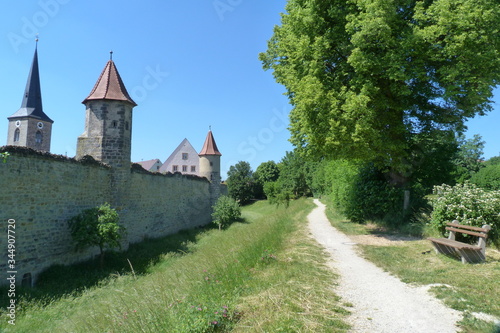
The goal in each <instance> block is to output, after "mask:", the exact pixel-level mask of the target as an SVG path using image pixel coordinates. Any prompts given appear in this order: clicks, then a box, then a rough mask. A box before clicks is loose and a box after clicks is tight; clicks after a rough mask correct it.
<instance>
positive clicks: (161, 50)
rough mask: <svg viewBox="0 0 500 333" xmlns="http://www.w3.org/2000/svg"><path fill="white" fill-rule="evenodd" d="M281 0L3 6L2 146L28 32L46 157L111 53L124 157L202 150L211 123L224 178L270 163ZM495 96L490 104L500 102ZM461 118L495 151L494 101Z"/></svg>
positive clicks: (60, 150) (77, 120) (498, 150)
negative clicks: (46, 133)
mask: <svg viewBox="0 0 500 333" xmlns="http://www.w3.org/2000/svg"><path fill="white" fill-rule="evenodd" d="M285 3H286V0H252V1H250V0H202V1H196V2H195V1H186V0H183V1H181V0H146V1H140V2H139V1H126V2H125V1H116V0H108V1H99V2H98V1H95V0H88V1H76V0H40V1H17V2H14V1H11V2H9V3H8V4H4V10H2V12H1V14H0V59H1V61H0V92H1V93H0V110H1V111H0V112H1V114H2V115H3V119H4V123H3V126H2V125H1V123H0V145H3V144H6V138H7V124H8V121H7V119H6V118H7V117H8V116H10V115H12V114H13V113H14V112H16V111H17V110H18V109H19V107H20V104H21V100H22V94H23V91H24V86H25V84H26V79H27V75H28V72H29V68H30V65H31V61H32V58H33V51H34V48H35V42H34V40H35V34H36V33H38V34H39V38H40V41H39V44H38V55H39V64H40V75H41V84H42V94H43V105H44V111H45V113H47V115H48V116H49V117H51V118H52V119H53V120H54V121H55V122H54V126H53V130H52V146H51V152H52V153H55V154H67V155H68V156H74V155H75V151H76V141H77V137H78V136H79V135H80V134H81V133H82V132H83V127H84V118H85V107H84V105H83V104H81V101H83V99H84V98H85V97H87V95H88V94H89V92H90V90H91V89H92V87H93V86H94V84H95V82H96V80H97V78H98V77H99V74H100V73H101V71H102V69H103V68H104V66H105V64H106V62H107V61H108V59H109V51H110V50H113V60H114V61H115V64H116V66H117V68H118V70H119V72H120V75H121V76H122V79H123V81H124V83H125V85H126V86H127V89H128V91H129V93H130V94H131V95H132V97H133V98H134V99H135V101H136V102H137V104H138V106H137V107H136V108H135V109H134V119H133V121H134V123H133V139H132V160H133V161H134V162H138V161H141V160H149V159H153V158H159V159H160V160H162V161H164V160H166V159H167V157H168V156H169V155H170V153H171V152H172V151H173V150H174V149H175V148H176V147H177V145H179V144H180V142H181V141H182V140H183V139H184V138H187V139H188V140H189V141H190V142H191V144H192V145H193V146H194V147H195V149H197V150H200V149H201V147H202V145H203V141H204V139H205V136H206V134H207V131H208V129H209V126H212V131H213V133H214V137H215V140H216V141H217V145H218V146H219V149H220V151H221V152H222V154H223V156H222V164H221V165H222V175H223V178H225V173H226V171H227V170H228V169H229V166H231V165H234V164H235V163H237V162H238V161H248V162H250V164H251V165H252V167H253V169H254V170H255V169H256V168H257V166H258V165H259V164H260V163H262V162H265V161H268V160H275V161H279V160H280V159H281V158H282V157H283V156H284V154H285V152H286V151H289V150H292V149H293V147H292V146H291V144H290V143H289V142H288V138H289V132H288V130H287V129H286V128H287V127H288V118H287V117H288V112H289V111H290V109H291V106H290V105H289V104H288V100H287V98H286V97H285V96H283V92H284V91H285V89H284V87H282V86H281V85H278V84H277V83H275V81H274V78H273V76H272V73H271V72H265V71H263V70H262V64H261V63H260V62H259V60H258V54H259V53H260V52H263V51H265V50H266V48H267V40H268V39H269V38H270V37H271V35H272V32H273V27H274V26H275V25H276V24H279V22H280V15H279V14H280V12H283V11H284V7H285ZM499 97H500V91H496V100H497V101H499V102H500V98H499ZM494 107H495V110H494V111H493V112H492V113H490V114H489V115H488V116H485V117H481V118H477V119H473V120H471V121H470V122H469V128H470V130H469V131H468V133H467V136H468V137H471V136H472V135H473V134H480V135H481V136H482V137H483V140H484V141H486V148H485V150H484V152H485V154H484V155H485V157H486V158H489V157H492V156H496V155H499V154H500V146H499V142H500V130H499V129H500V105H498V104H495V106H494Z"/></svg>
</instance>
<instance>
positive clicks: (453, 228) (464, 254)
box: [427, 220, 491, 264]
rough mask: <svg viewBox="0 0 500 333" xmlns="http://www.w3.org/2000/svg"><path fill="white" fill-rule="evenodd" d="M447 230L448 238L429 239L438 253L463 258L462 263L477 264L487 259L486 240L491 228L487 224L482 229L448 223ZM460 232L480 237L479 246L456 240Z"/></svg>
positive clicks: (456, 222)
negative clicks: (456, 235)
mask: <svg viewBox="0 0 500 333" xmlns="http://www.w3.org/2000/svg"><path fill="white" fill-rule="evenodd" d="M446 225H447V227H446V230H448V231H449V232H450V235H449V236H448V238H432V237H430V238H427V239H428V240H430V241H431V242H432V245H434V248H435V249H436V253H443V254H446V255H451V256H454V257H461V258H462V263H464V264H465V263H466V262H468V263H477V262H482V261H484V260H485V259H486V239H487V238H488V232H489V231H490V230H491V227H490V226H489V225H487V224H485V225H483V227H482V228H479V227H471V226H468V225H462V224H459V223H458V221H456V220H455V221H453V222H452V223H446ZM457 232H459V233H462V234H467V235H471V236H476V237H478V239H479V240H478V242H477V245H473V244H466V243H462V242H458V241H456V240H455V234H456V233H457Z"/></svg>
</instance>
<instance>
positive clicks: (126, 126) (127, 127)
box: [125, 121, 130, 131]
mask: <svg viewBox="0 0 500 333" xmlns="http://www.w3.org/2000/svg"><path fill="white" fill-rule="evenodd" d="M129 128H130V126H129V124H128V121H126V122H125V129H126V130H127V131H128V129H129Z"/></svg>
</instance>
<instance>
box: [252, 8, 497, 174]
mask: <svg viewBox="0 0 500 333" xmlns="http://www.w3.org/2000/svg"><path fill="white" fill-rule="evenodd" d="M286 12H287V13H286V14H283V15H282V20H281V22H282V24H281V26H276V27H275V30H274V34H273V36H272V38H271V39H270V41H269V43H268V50H267V51H266V52H265V53H262V54H261V55H260V59H261V60H262V62H263V64H264V68H265V69H272V70H273V72H274V73H273V74H274V77H275V78H276V81H277V82H279V83H281V84H283V85H284V86H285V87H286V89H287V94H288V97H289V99H290V102H291V104H292V105H293V107H294V108H293V110H292V111H291V114H290V121H291V125H290V128H291V133H292V137H291V142H292V143H293V144H294V145H295V146H297V147H300V148H303V149H305V150H306V151H308V152H310V153H314V154H316V155H318V156H333V157H335V158H362V159H365V160H374V161H375V162H376V163H377V165H379V166H390V167H391V169H392V170H393V171H395V172H394V173H393V175H395V176H398V175H397V173H399V174H400V175H399V177H394V180H395V181H397V182H403V183H404V182H405V177H404V175H405V173H407V166H408V164H411V163H412V162H411V161H409V159H410V158H411V151H412V149H413V146H412V136H413V135H415V134H419V133H429V134H431V135H432V133H433V132H434V131H436V130H452V131H461V130H463V129H464V121H465V120H466V118H469V117H473V116H475V115H483V114H485V113H486V112H487V111H490V110H491V98H492V89H493V88H494V87H495V86H496V85H497V84H498V83H499V82H500V57H499V56H498V54H499V52H500V34H499V33H498V26H500V6H498V2H497V1H496V0H461V1H455V0H439V1H438V0H428V1H418V0H394V1H384V0H374V1H365V0H347V1H346V0H331V1H324V0H289V1H288V3H287V6H286ZM401 175H402V176H403V177H401Z"/></svg>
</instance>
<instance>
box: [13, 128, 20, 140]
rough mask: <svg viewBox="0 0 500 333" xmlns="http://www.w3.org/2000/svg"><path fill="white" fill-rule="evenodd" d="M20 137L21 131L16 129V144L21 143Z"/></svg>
mask: <svg viewBox="0 0 500 333" xmlns="http://www.w3.org/2000/svg"><path fill="white" fill-rule="evenodd" d="M20 135H21V131H20V130H19V128H16V130H15V131H14V142H19V136H20Z"/></svg>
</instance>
